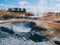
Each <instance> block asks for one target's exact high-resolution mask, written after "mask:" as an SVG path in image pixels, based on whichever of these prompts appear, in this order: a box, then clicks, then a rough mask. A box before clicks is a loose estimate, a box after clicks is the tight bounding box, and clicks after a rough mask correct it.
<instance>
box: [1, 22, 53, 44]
mask: <svg viewBox="0 0 60 45" xmlns="http://www.w3.org/2000/svg"><path fill="white" fill-rule="evenodd" d="M44 30H45V29H42V28H40V27H38V26H36V24H35V23H33V22H14V23H12V25H11V24H5V25H0V45H53V44H52V43H51V42H49V41H48V38H47V36H46V35H45V34H44V33H43V32H44Z"/></svg>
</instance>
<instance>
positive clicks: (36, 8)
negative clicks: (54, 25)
mask: <svg viewBox="0 0 60 45" xmlns="http://www.w3.org/2000/svg"><path fill="white" fill-rule="evenodd" d="M14 7H21V8H26V9H27V11H32V12H60V0H0V9H8V8H14Z"/></svg>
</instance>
